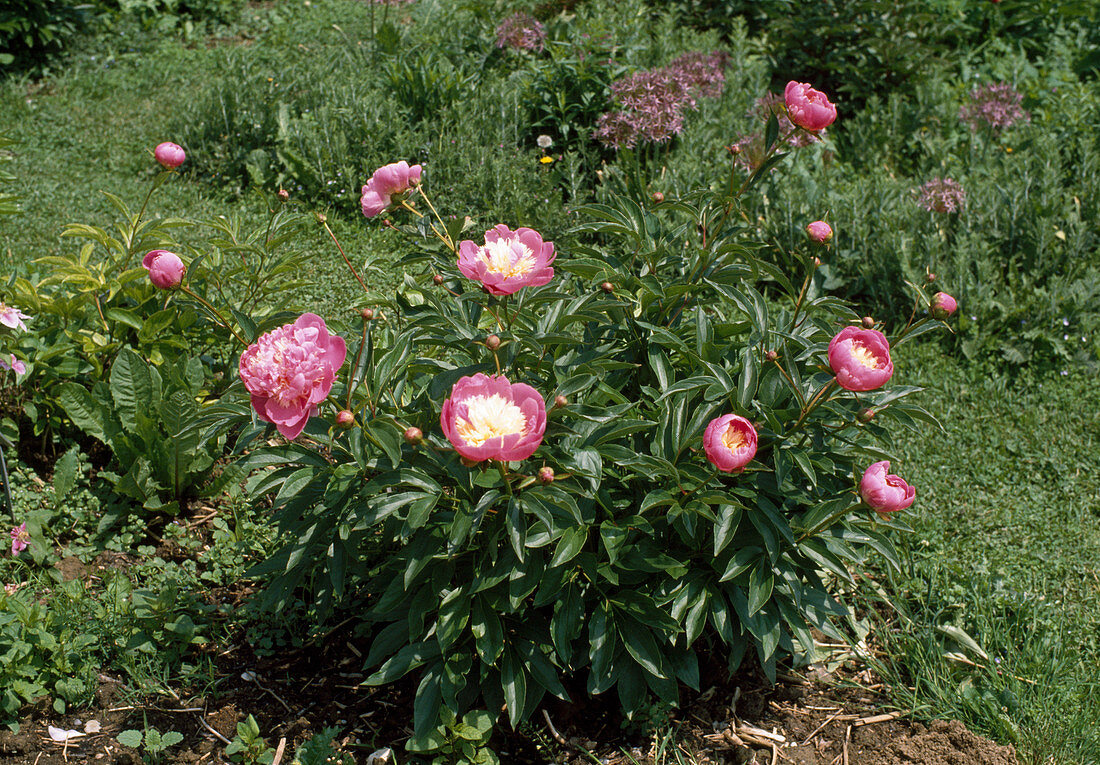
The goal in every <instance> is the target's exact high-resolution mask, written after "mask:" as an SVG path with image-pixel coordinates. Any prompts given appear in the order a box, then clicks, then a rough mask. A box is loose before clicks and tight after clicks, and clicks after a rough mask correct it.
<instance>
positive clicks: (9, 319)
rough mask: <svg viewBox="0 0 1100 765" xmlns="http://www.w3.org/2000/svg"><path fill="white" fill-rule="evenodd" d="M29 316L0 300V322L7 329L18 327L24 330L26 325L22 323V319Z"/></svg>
mask: <svg viewBox="0 0 1100 765" xmlns="http://www.w3.org/2000/svg"><path fill="white" fill-rule="evenodd" d="M29 318H31V317H30V316H27V314H25V313H23V312H22V311H20V310H19V309H18V308H15V307H13V306H10V305H6V304H5V303H3V302H0V324H3V325H4V326H5V327H8V328H9V329H15V328H16V327H19V329H21V330H23V331H26V329H27V325H26V324H24V323H23V320H24V319H29Z"/></svg>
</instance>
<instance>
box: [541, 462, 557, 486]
mask: <svg viewBox="0 0 1100 765" xmlns="http://www.w3.org/2000/svg"><path fill="white" fill-rule="evenodd" d="M553 482H554V468H552V467H543V468H539V483H541V484H542V485H543V486H548V485H549V484H552V483H553Z"/></svg>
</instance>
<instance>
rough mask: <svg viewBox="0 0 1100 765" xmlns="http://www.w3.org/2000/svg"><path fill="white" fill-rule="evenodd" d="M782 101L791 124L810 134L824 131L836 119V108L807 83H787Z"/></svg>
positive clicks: (826, 97)
mask: <svg viewBox="0 0 1100 765" xmlns="http://www.w3.org/2000/svg"><path fill="white" fill-rule="evenodd" d="M783 100H784V101H785V102H786V105H787V116H788V117H789V118H790V120H791V122H793V123H794V124H796V125H798V126H799V127H800V128H802V129H803V130H809V131H810V132H811V133H816V132H817V131H819V130H824V129H825V128H827V127H829V125H831V124H833V120H835V119H836V107H835V106H833V105H832V104H831V103H830V102H829V98H828V96H826V95H825V94H824V93H822V92H821V91H820V90H814V89H813V88H811V87H810V86H809V84H808V83H805V82H795V81H794V80H791V81H790V82H788V83H787V89H786V90H785V91H784V92H783Z"/></svg>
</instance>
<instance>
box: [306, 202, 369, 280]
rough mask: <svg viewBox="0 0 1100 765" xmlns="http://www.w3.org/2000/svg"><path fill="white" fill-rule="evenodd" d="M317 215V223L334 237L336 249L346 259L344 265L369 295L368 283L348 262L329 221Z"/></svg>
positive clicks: (319, 214)
mask: <svg viewBox="0 0 1100 765" xmlns="http://www.w3.org/2000/svg"><path fill="white" fill-rule="evenodd" d="M315 215H316V216H317V222H318V223H320V224H321V225H322V226H324V227H325V231H327V232H328V235H329V236H330V237H332V241H333V243H334V244H335V245H336V249H337V250H339V251H340V257H342V258H343V259H344V263H346V264H347V266H348V270H350V271H351V275H352V276H354V277H355V281H357V282H359V286H360V287H362V288H363V291H364V292H366V293H369V292H370V290H369V289H367V284H366V282H364V281H363V278H362V277H361V276H359V272H358V271H356V270H355V266H353V265H352V264H351V261H350V260H348V256H347V253H345V252H344V248H343V247H341V246H340V240H339V239H337V238H336V234H334V233H332V229H331V228H329V227H328V219H327V218H326V217H325V216H324V215H322V214H321V213H315Z"/></svg>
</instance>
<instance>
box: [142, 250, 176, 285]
mask: <svg viewBox="0 0 1100 765" xmlns="http://www.w3.org/2000/svg"><path fill="white" fill-rule="evenodd" d="M141 265H143V266H145V270H146V271H148V272H149V281H151V282H152V283H153V286H155V287H157V288H158V289H162V290H174V289H175V288H176V287H178V286H180V282H182V281H183V275H184V274H185V273H186V272H187V267H186V266H184V265H183V261H182V260H180V256H179V255H177V254H176V253H174V252H169V251H168V250H150V251H149V252H147V253H145V257H144V258H142V259H141Z"/></svg>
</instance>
